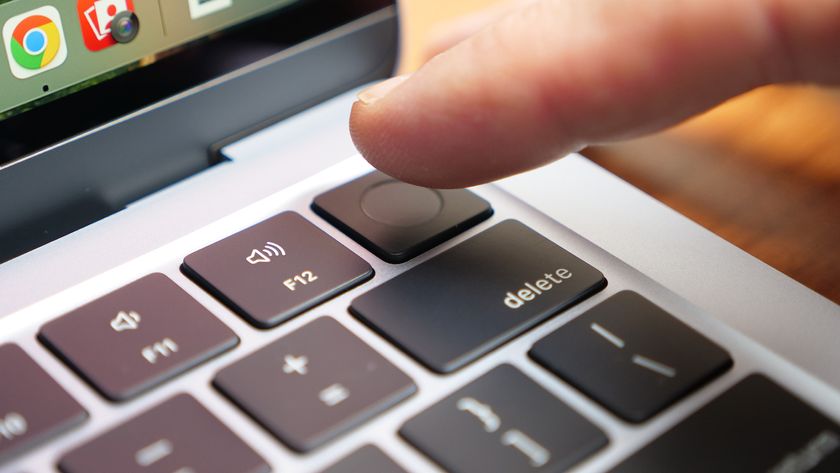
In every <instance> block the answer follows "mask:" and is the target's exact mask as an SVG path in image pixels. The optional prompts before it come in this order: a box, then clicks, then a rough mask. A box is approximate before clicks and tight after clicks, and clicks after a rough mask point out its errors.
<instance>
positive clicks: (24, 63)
mask: <svg viewBox="0 0 840 473" xmlns="http://www.w3.org/2000/svg"><path fill="white" fill-rule="evenodd" d="M3 43H4V45H5V47H6V55H7V56H8V58H9V67H10V68H11V69H12V74H13V75H14V76H15V77H17V78H18V79H26V78H28V77H32V76H34V75H37V74H40V73H42V72H45V71H48V70H50V69H54V68H56V67H58V66H60V65H61V64H62V63H63V62H64V60H65V59H67V44H66V41H65V39H64V31H63V30H62V29H61V16H60V15H59V13H58V10H56V9H55V7H51V6H44V7H41V8H36V9H35V10H32V11H29V12H26V13H23V14H21V15H17V16H15V17H12V18H10V19H9V21H7V22H6V24H5V25H3Z"/></svg>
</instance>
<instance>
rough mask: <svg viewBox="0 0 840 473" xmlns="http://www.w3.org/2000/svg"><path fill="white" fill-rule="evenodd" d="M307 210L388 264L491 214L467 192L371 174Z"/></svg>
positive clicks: (401, 260)
mask: <svg viewBox="0 0 840 473" xmlns="http://www.w3.org/2000/svg"><path fill="white" fill-rule="evenodd" d="M312 210H314V211H315V213H317V214H318V215H320V216H321V217H323V218H324V219H325V220H327V221H328V222H330V223H331V224H333V225H334V226H335V227H337V228H338V229H339V230H341V231H342V232H344V233H346V234H347V235H349V236H350V237H351V238H353V239H354V240H356V241H357V242H358V243H359V244H360V245H362V246H364V247H365V248H367V249H368V250H369V251H370V252H371V253H373V254H375V255H376V256H378V257H379V258H381V259H383V260H384V261H387V262H389V263H402V262H405V261H408V260H410V259H411V258H414V257H415V256H417V255H419V254H420V253H423V252H424V251H427V250H429V249H431V248H434V247H435V246H437V245H439V244H441V243H443V242H444V241H446V240H448V239H450V238H452V237H454V236H455V235H457V234H459V233H461V232H463V231H465V230H468V229H469V228H472V227H474V226H475V225H477V224H479V223H481V222H482V221H484V220H486V219H488V218H490V216H491V215H493V209H492V208H491V207H490V204H488V203H487V201H485V200H484V199H482V198H480V197H478V196H477V195H475V194H473V193H472V192H470V191H467V190H438V189H426V188H424V187H417V186H413V185H411V184H406V183H404V182H400V181H397V180H395V179H393V178H391V177H389V176H387V175H385V174H383V173H381V172H373V173H370V174H368V175H366V176H363V177H360V178H359V179H356V180H355V181H352V182H349V183H347V184H345V185H343V186H341V187H338V188H336V189H333V190H331V191H329V192H326V193H324V194H321V195H319V196H318V197H316V198H315V201H314V202H313V203H312Z"/></svg>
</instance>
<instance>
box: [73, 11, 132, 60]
mask: <svg viewBox="0 0 840 473" xmlns="http://www.w3.org/2000/svg"><path fill="white" fill-rule="evenodd" d="M76 10H77V11H78V13H79V22H80V23H81V24H82V38H83V39H84V40H85V46H87V48H88V49H89V50H91V51H99V50H101V49H105V48H109V47H111V46H113V45H115V44H117V41H116V40H115V39H114V38H113V36H111V21H112V20H113V19H114V17H115V16H117V14H118V13H120V12H123V11H131V12H133V11H134V2H133V1H132V0H78V3H77V4H76Z"/></svg>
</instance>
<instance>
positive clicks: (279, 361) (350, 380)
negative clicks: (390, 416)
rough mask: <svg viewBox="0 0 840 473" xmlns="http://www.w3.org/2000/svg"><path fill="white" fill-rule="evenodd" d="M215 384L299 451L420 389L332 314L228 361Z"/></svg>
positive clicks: (333, 436)
mask: <svg viewBox="0 0 840 473" xmlns="http://www.w3.org/2000/svg"><path fill="white" fill-rule="evenodd" d="M213 384H214V385H215V386H216V387H217V388H218V389H219V390H220V391H221V392H222V393H224V394H225V395H226V396H227V397H229V398H230V399H231V400H232V401H233V402H234V403H236V404H237V405H239V406H240V407H241V408H242V409H243V410H244V411H245V412H247V413H248V414H249V415H250V416H251V417H253V418H254V419H255V420H256V421H257V422H259V423H260V424H262V425H263V426H264V427H265V428H266V429H267V430H269V431H270V432H271V433H272V434H274V435H275V436H276V437H277V438H279V439H280V440H282V441H283V442H284V443H286V444H287V445H288V446H289V447H291V448H292V449H294V450H296V451H299V452H307V451H309V450H312V449H314V448H317V447H319V446H320V445H322V444H324V443H326V442H328V441H329V440H331V439H333V438H335V437H336V436H338V435H340V434H342V433H344V432H346V431H348V430H350V429H352V428H354V427H355V426H357V425H358V424H361V423H362V422H364V421H366V420H368V419H369V418H371V417H373V416H375V415H376V414H378V413H380V412H382V411H384V410H386V409H388V408H390V407H391V406H393V405H395V404H397V403H398V402H400V401H402V400H403V399H405V398H406V397H408V396H410V395H411V394H413V393H414V391H415V390H416V387H415V385H414V383H413V382H412V381H411V379H409V377H408V376H406V375H405V374H403V373H402V371H400V370H398V369H397V368H396V367H394V365H392V364H391V363H389V362H388V361H387V360H385V359H384V358H383V357H382V356H380V355H379V354H378V353H376V352H375V351H373V349H371V348H370V347H368V346H367V345H366V344H365V343H364V342H362V341H361V340H359V339H358V338H356V336H355V335H353V334H351V333H350V332H349V331H348V330H347V329H345V328H344V327H342V326H341V325H340V324H339V323H338V322H336V321H335V320H333V319H331V318H329V317H322V318H319V319H317V320H315V321H314V322H310V323H309V324H307V325H305V326H304V327H302V328H300V329H298V330H297V331H295V332H292V333H291V334H289V335H286V336H285V337H283V338H281V339H280V340H277V341H276V342H274V343H272V344H271V345H269V346H267V347H265V348H263V349H261V350H259V351H258V352H256V353H254V354H252V355H250V356H248V357H246V358H244V359H242V360H241V361H239V362H237V363H236V364H234V365H232V366H229V367H227V368H225V369H223V370H222V371H221V372H219V374H218V375H217V376H216V378H215V380H214V381H213Z"/></svg>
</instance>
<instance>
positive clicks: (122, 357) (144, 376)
mask: <svg viewBox="0 0 840 473" xmlns="http://www.w3.org/2000/svg"><path fill="white" fill-rule="evenodd" d="M38 337H39V338H40V339H41V341H42V342H43V343H44V344H45V345H46V346H47V347H49V348H50V349H51V350H52V351H53V352H55V354H56V355H58V356H59V357H60V358H62V359H63V360H64V361H65V362H67V364H69V365H70V367H71V368H73V369H74V370H75V371H76V372H78V373H79V375H80V376H82V377H83V378H85V379H86V380H87V381H88V382H89V383H90V384H91V385H93V387H94V388H96V389H97V390H99V392H101V393H102V395H103V396H105V397H107V398H108V399H110V400H113V401H124V400H127V399H129V398H131V397H133V396H136V395H137V394H139V393H140V392H142V391H145V390H147V389H150V388H152V387H154V386H155V385H157V384H160V383H162V382H163V381H165V380H167V379H169V378H172V377H173V376H176V375H177V374H179V373H182V372H184V371H186V370H188V369H190V368H192V367H194V366H196V365H198V364H199V363H201V362H203V361H206V360H208V359H210V358H212V357H214V356H216V355H218V354H220V353H222V352H224V351H226V350H228V349H230V348H232V347H234V346H235V345H236V344H237V343H239V339H238V338H237V337H236V335H235V334H234V333H233V332H232V331H231V330H230V329H228V328H227V326H225V325H224V324H223V323H222V322H220V321H219V320H218V319H217V318H216V317H215V316H214V315H213V314H211V313H210V312H209V311H208V310H207V309H205V308H204V306H202V305H201V304H199V303H198V302H196V301H195V299H193V298H192V297H190V296H189V295H188V294H187V293H186V292H184V290H183V289H181V288H180V287H178V285H176V284H175V283H174V282H172V281H171V280H170V279H169V278H167V277H166V276H164V275H162V274H157V273H156V274H150V275H148V276H146V277H143V278H141V279H139V280H137V281H135V282H133V283H131V284H129V285H127V286H125V287H122V288H120V289H117V290H116V291H114V292H112V293H110V294H108V295H106V296H103V297H101V298H99V299H97V300H95V301H93V302H91V303H89V304H87V305H85V306H82V307H80V308H78V309H76V310H74V311H72V312H70V313H69V314H67V315H65V316H63V317H61V318H59V319H57V320H54V321H52V322H50V323H48V324H46V325H44V326H43V327H42V328H41V332H40V333H39V334H38Z"/></svg>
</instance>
